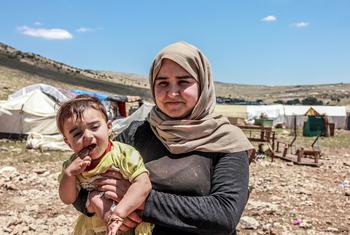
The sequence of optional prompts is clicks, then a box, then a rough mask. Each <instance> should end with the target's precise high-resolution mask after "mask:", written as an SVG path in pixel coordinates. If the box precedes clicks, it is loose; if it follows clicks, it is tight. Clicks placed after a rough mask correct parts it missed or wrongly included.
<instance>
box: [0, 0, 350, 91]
mask: <svg viewBox="0 0 350 235" xmlns="http://www.w3.org/2000/svg"><path fill="white" fill-rule="evenodd" d="M176 41H186V42H188V43H191V44H193V45H195V46H197V47H198V48H199V49H200V50H201V51H202V52H203V53H204V54H205V55H206V56H207V57H208V59H209V61H210V64H211V66H212V70H213V77H214V80H215V81H220V82H227V83H239V84H259V85H261V84H264V85H302V84H326V83H341V82H343V83H349V82H350V1H349V0H217V1H213V0H201V1H200V0H177V1H174V0H173V1H169V0H168V1H166V0H147V1H146V0H139V1H135V0H129V1H119V0H114V1H112V0H105V1H97V0H95V1H93V0H74V1H72V0H60V1H44V0H31V1H19V0H5V1H2V2H1V14H0V42H2V43H5V44H8V45H10V46H12V47H15V48H16V49H18V50H21V51H24V52H33V53H35V54H39V55H41V56H44V57H48V58H50V59H53V60H56V61H59V62H62V63H65V64H68V65H71V66H74V67H78V68H82V69H93V70H100V71H117V72H126V73H135V74H141V75H146V76H147V75H148V71H149V68H150V66H151V63H152V60H153V58H154V56H155V55H156V54H157V52H158V51H159V50H160V49H162V48H163V47H165V46H167V45H168V44H171V43H174V42H176Z"/></svg>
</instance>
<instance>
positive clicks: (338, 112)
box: [217, 104, 347, 129]
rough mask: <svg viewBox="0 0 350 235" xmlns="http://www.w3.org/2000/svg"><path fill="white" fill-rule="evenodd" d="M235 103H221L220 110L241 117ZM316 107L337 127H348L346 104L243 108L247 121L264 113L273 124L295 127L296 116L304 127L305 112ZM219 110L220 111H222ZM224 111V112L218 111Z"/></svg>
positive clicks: (228, 114)
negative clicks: (294, 119) (235, 109)
mask: <svg viewBox="0 0 350 235" xmlns="http://www.w3.org/2000/svg"><path fill="white" fill-rule="evenodd" d="M234 106H235V105H221V106H220V110H225V113H224V114H225V116H232V117H240V116H241V115H240V114H238V113H237V112H235V111H234V109H233V108H234ZM311 107H312V108H314V109H315V110H316V111H317V112H318V113H319V114H326V115H327V116H328V120H329V122H333V123H334V124H335V128H339V129H346V126H347V123H346V120H347V116H346V107H345V106H314V105H281V104H275V105H246V106H244V105H242V107H241V108H240V109H241V110H245V109H246V116H247V121H248V122H252V121H253V120H254V119H255V118H259V117H260V116H261V115H262V114H263V115H266V116H267V117H268V118H269V119H272V120H273V125H276V124H280V123H284V124H285V125H286V127H288V128H292V127H293V117H294V116H296V121H297V127H298V128H302V127H303V124H304V121H306V120H307V116H305V113H306V112H307V111H308V110H309V109H310V108H311ZM220 110H219V111H220ZM217 113H220V114H221V113H222V112H217Z"/></svg>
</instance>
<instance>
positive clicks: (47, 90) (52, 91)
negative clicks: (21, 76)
mask: <svg viewBox="0 0 350 235" xmlns="http://www.w3.org/2000/svg"><path fill="white" fill-rule="evenodd" d="M35 90H40V91H42V92H43V93H44V94H46V95H49V96H51V97H52V98H54V99H55V100H57V101H59V102H64V101H67V100H68V99H69V98H68V97H67V96H66V95H65V94H63V93H62V92H61V91H60V90H59V89H57V88H56V87H53V86H50V85H46V84H42V83H38V84H33V85H29V86H26V87H23V88H22V89H19V90H18V91H16V92H14V93H13V94H11V95H9V97H8V100H13V99H16V98H17V97H20V96H23V95H25V94H28V93H30V92H33V91H35Z"/></svg>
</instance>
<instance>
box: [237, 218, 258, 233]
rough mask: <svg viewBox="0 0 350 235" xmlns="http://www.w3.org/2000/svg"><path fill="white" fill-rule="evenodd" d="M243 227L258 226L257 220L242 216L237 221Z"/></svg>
mask: <svg viewBox="0 0 350 235" xmlns="http://www.w3.org/2000/svg"><path fill="white" fill-rule="evenodd" d="M239 223H240V224H241V227H242V228H243V229H254V230H255V229H257V228H258V227H259V222H258V221H257V220H256V219H254V218H253V217H250V216H243V217H242V218H241V220H240V221H239Z"/></svg>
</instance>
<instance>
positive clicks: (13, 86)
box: [0, 43, 150, 99]
mask: <svg viewBox="0 0 350 235" xmlns="http://www.w3.org/2000/svg"><path fill="white" fill-rule="evenodd" d="M0 82H1V84H0V87H1V93H0V98H1V99H4V98H6V97H7V95H8V94H10V93H12V92H13V91H15V90H17V89H18V88H20V87H23V86H26V85H30V84H34V83H47V84H51V85H54V86H57V87H61V88H69V89H86V90H95V91H101V92H105V93H113V94H120V95H139V96H142V97H144V98H146V99H150V93H149V90H148V89H147V88H145V87H144V86H143V87H141V86H140V85H137V80H135V76H133V75H130V76H129V75H128V74H125V73H104V72H98V71H93V70H83V69H79V68H75V67H72V66H69V65H66V64H63V63H60V62H57V61H53V60H50V59H47V58H45V57H42V56H40V55H36V54H33V53H25V52H21V51H18V50H16V49H14V48H12V47H9V46H7V45H5V44H1V43H0Z"/></svg>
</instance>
